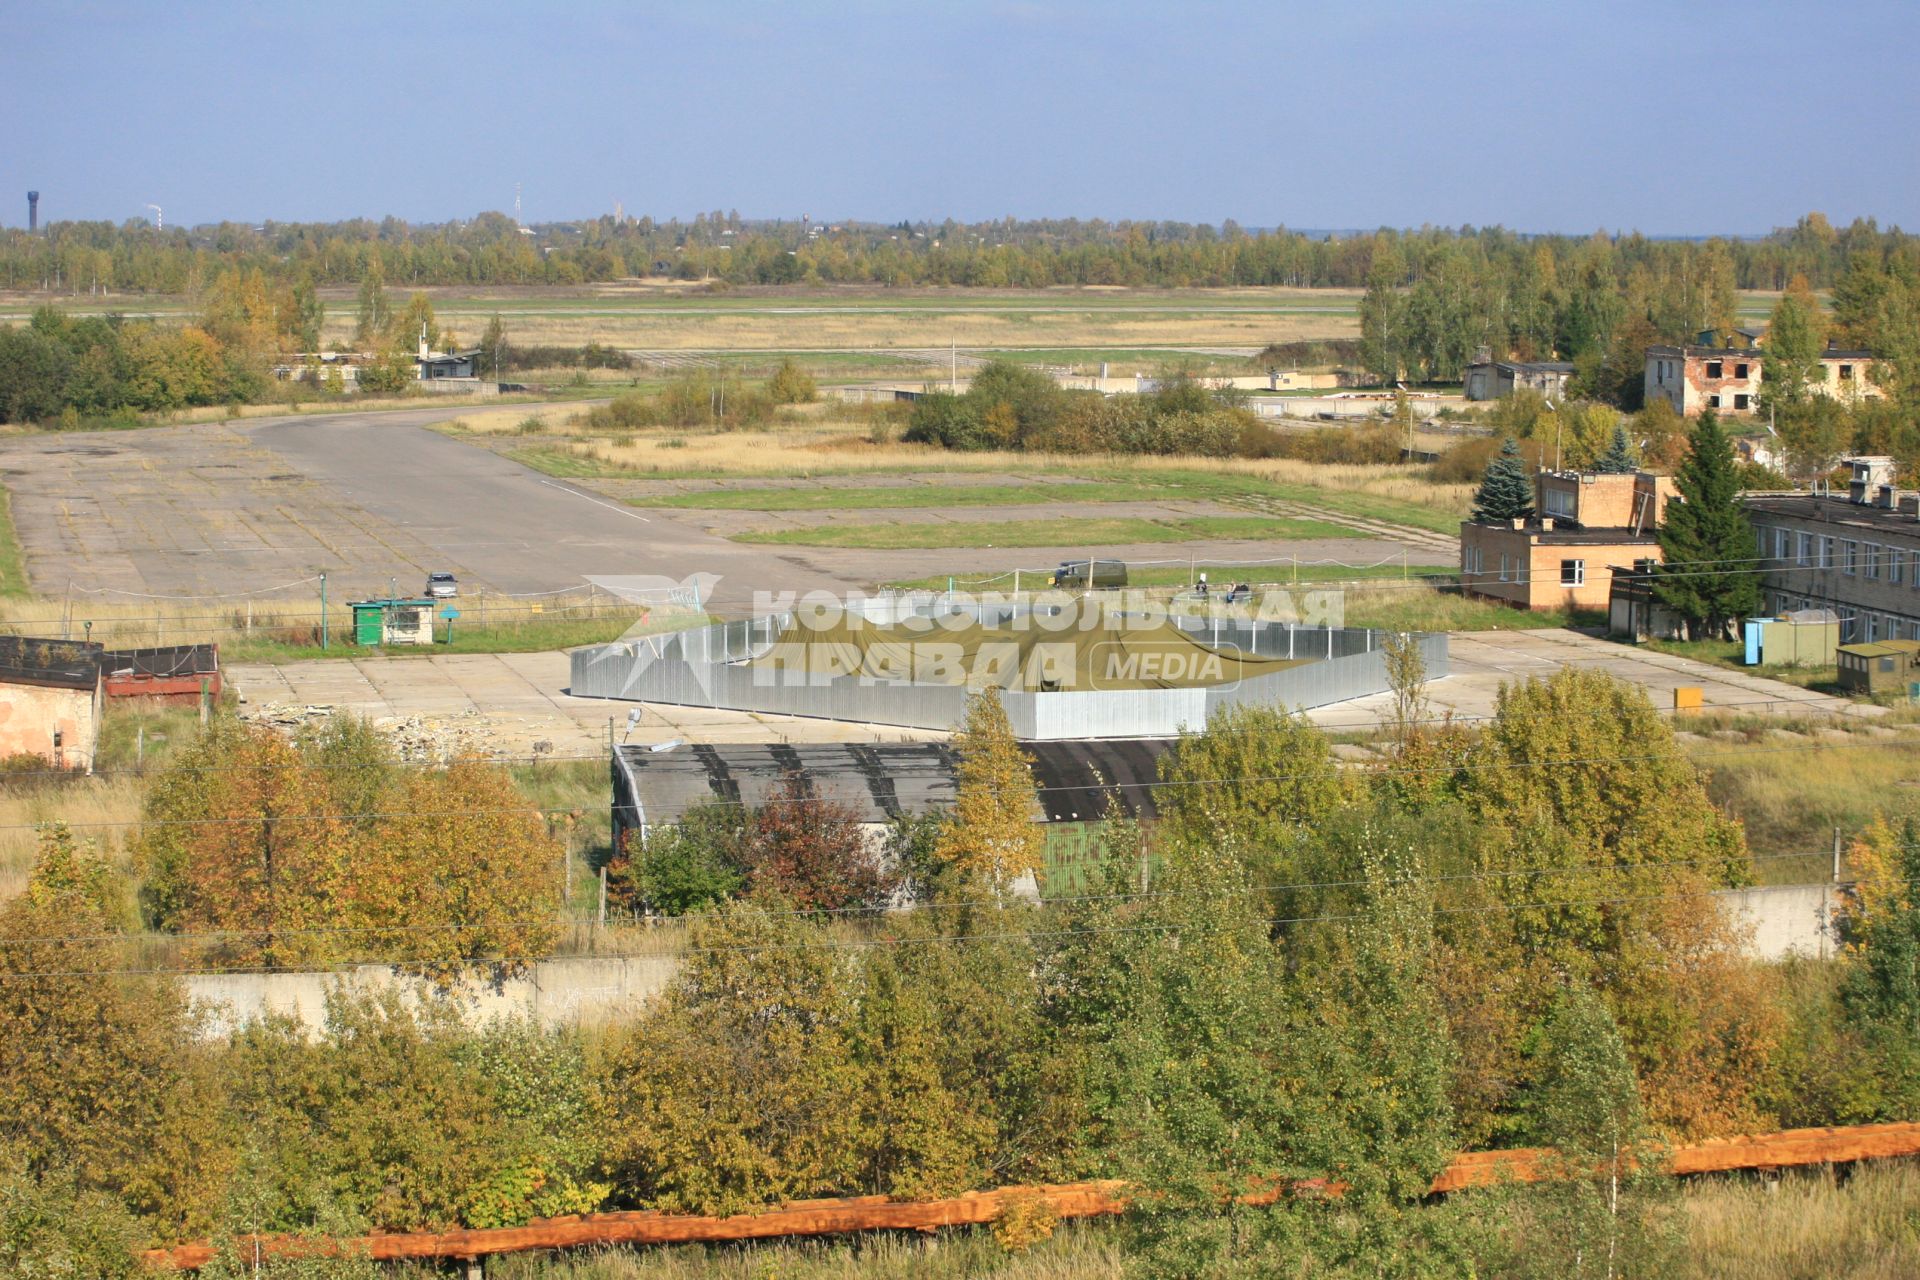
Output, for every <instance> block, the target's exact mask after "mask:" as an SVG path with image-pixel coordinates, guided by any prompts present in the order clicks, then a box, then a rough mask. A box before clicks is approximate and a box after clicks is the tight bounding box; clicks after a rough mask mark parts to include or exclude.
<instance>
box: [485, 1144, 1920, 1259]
mask: <svg viewBox="0 0 1920 1280" xmlns="http://www.w3.org/2000/svg"><path fill="white" fill-rule="evenodd" d="M1486 1203H1488V1202H1487V1201H1486V1200H1484V1199H1482V1198H1479V1197H1475V1196H1472V1195H1466V1196H1459V1197H1454V1198H1453V1199H1451V1200H1449V1201H1448V1202H1446V1203H1444V1204H1439V1205H1431V1206H1428V1207H1426V1208H1423V1209H1420V1210H1416V1212H1420V1213H1434V1214H1443V1215H1447V1216H1448V1217H1450V1218H1454V1219H1455V1220H1458V1219H1459V1218H1461V1217H1463V1216H1464V1217H1469V1218H1471V1217H1473V1216H1475V1215H1476V1211H1477V1210H1478V1209H1479V1207H1480V1206H1481V1205H1483V1204H1486ZM1916 1206H1920V1165H1916V1164H1915V1163H1914V1162H1912V1161H1886V1162H1877V1163H1872V1164H1864V1165H1861V1166H1859V1167H1857V1168H1856V1169H1854V1170H1853V1171H1852V1172H1851V1174H1849V1175H1848V1176H1846V1177H1844V1178H1842V1177H1840V1176H1838V1175H1837V1174H1836V1173H1835V1172H1834V1171H1833V1170H1830V1169H1828V1170H1805V1171H1799V1170H1796V1171H1792V1172H1788V1173H1785V1174H1782V1175H1779V1176H1777V1177H1761V1176H1753V1175H1729V1176H1725V1177H1713V1178H1701V1179H1696V1180H1694V1181H1691V1182H1689V1183H1687V1184H1686V1185H1685V1186H1683V1187H1682V1188H1681V1190H1680V1195H1679V1204H1678V1208H1679V1212H1680V1225H1681V1229H1682V1233H1683V1239H1682V1242H1681V1252H1680V1256H1679V1258H1678V1259H1677V1260H1676V1265H1675V1269H1674V1270H1673V1271H1672V1272H1670V1273H1668V1274H1670V1275H1672V1276H1674V1277H1676V1278H1677V1280H1735V1278H1738V1280H1811V1278H1812V1277H1819V1278H1821V1280H1905V1278H1906V1277H1910V1276H1913V1275H1915V1274H1920V1209H1917V1208H1916ZM1495 1212H1497V1210H1495ZM1443 1230H1444V1228H1443ZM1125 1233H1126V1228H1125V1227H1124V1226H1122V1225H1121V1224H1117V1223H1112V1222H1100V1221H1082V1222H1067V1223H1063V1224H1061V1226H1060V1227H1059V1229H1057V1230H1056V1231H1055V1232H1054V1233H1053V1234H1052V1236H1050V1237H1049V1238H1047V1239H1046V1240H1043V1241H1041V1242H1040V1243H1038V1244H1036V1245H1035V1246H1034V1247H1033V1248H1032V1249H1031V1250H1030V1251H1029V1252H1026V1253H1009V1252H1008V1251H1007V1250H1006V1249H1004V1248H1002V1247H1001V1246H1000V1244H999V1243H998V1242H997V1241H996V1240H995V1239H994V1237H993V1233H992V1231H991V1230H990V1229H987V1228H971V1229H962V1230H953V1231H944V1232H941V1233H940V1234H938V1235H933V1236H928V1237H926V1238H924V1239H906V1238H902V1237H900V1236H888V1235H878V1234H876V1235H872V1236H858V1237H852V1238H846V1239H838V1240H818V1241H791V1242H789V1241H782V1242H774V1243H765V1244H745V1245H683V1246H677V1247H665V1248H652V1249H603V1250H594V1251H584V1250H583V1251H579V1252H575V1253H571V1254H555V1255H538V1254H528V1255H511V1254H510V1255H505V1256H502V1257H499V1258H494V1259H490V1260H489V1262H488V1264H487V1272H488V1274H489V1275H490V1276H493V1277H495V1280H768V1278H769V1277H778V1278H779V1280H909V1278H911V1280H960V1278H961V1277H972V1276H992V1277H994V1278H995V1280H1118V1277H1120V1276H1122V1275H1124V1274H1128V1273H1129V1271H1130V1268H1129V1267H1128V1261H1129V1259H1128V1256H1127V1237H1126V1234H1125ZM1389 1272H1391V1268H1388V1267H1384V1266H1383V1267H1380V1268H1378V1269H1377V1270H1376V1269H1375V1268H1371V1267H1368V1268H1364V1269H1362V1268H1353V1269H1348V1270H1343V1271H1341V1272H1339V1273H1338V1274H1340V1275H1355V1276H1357V1275H1362V1274H1365V1275H1377V1274H1384V1273H1389ZM1230 1274H1233V1275H1236V1276H1237V1275H1246V1274H1251V1273H1250V1272H1247V1271H1244V1270H1240V1271H1233V1272H1231V1273H1230ZM1278 1274H1283V1275H1303V1276H1304V1275H1307V1274H1311V1273H1310V1272H1308V1271H1306V1270H1297V1271H1296V1270H1287V1271H1283V1272H1280V1273H1278ZM1486 1274H1489V1275H1498V1274H1504V1272H1501V1271H1497V1270H1490V1271H1488V1272H1487V1273H1486ZM1596 1274H1598V1272H1596Z"/></svg>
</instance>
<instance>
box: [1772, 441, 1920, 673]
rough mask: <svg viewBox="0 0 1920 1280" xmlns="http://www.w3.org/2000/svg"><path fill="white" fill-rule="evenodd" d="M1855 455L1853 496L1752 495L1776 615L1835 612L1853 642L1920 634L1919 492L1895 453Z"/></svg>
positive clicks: (1849, 492)
mask: <svg viewBox="0 0 1920 1280" xmlns="http://www.w3.org/2000/svg"><path fill="white" fill-rule="evenodd" d="M1849 461H1850V462H1851V464H1852V467H1853V481H1852V483H1851V484H1850V485H1849V486H1848V490H1847V492H1846V493H1845V494H1838V493H1825V492H1810V493H1809V492H1800V493H1753V494H1748V495H1746V504H1747V518H1748V520H1749V521H1750V522H1751V523H1752V525H1753V529H1754V540H1755V543H1756V548H1755V552H1756V555H1757V557H1758V561H1757V563H1758V564H1759V566H1760V569H1761V580H1760V581H1761V589H1762V592H1763V595H1764V599H1765V604H1766V608H1767V611H1768V612H1769V613H1775V614H1779V613H1785V612H1787V611H1789V610H1793V609H1807V608H1814V609H1823V608H1824V609H1831V610H1833V611H1834V612H1835V613H1836V614H1838V615H1839V617H1840V638H1841V640H1842V641H1844V642H1847V643H1873V642H1877V641H1882V640H1920V495H1916V494H1913V493H1904V494H1903V493H1901V492H1900V490H1899V489H1897V488H1896V487H1895V486H1894V482H1893V481H1894V471H1893V460H1892V459H1891V458H1884V457H1864V458H1852V459H1849Z"/></svg>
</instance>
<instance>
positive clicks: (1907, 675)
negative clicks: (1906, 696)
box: [1834, 640, 1920, 693]
mask: <svg viewBox="0 0 1920 1280" xmlns="http://www.w3.org/2000/svg"><path fill="white" fill-rule="evenodd" d="M1834 658H1835V665H1836V666H1837V667H1838V668H1839V674H1840V687H1841V688H1842V689H1849V690H1852V691H1853V692H1855V693H1910V692H1912V687H1913V686H1914V685H1915V684H1916V683H1920V640H1881V641H1878V642H1875V643H1869V644H1843V645H1841V646H1840V647H1839V648H1838V649H1837V650H1835V651H1834Z"/></svg>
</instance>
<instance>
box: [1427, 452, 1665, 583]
mask: <svg viewBox="0 0 1920 1280" xmlns="http://www.w3.org/2000/svg"><path fill="white" fill-rule="evenodd" d="M1533 495H1534V514H1533V515H1531V516H1529V517H1527V518H1525V519H1522V520H1510V521H1506V522H1504V523H1497V524H1482V523H1476V522H1475V521H1472V520H1464V521H1462V522H1461V524H1460V584H1461V587H1462V588H1463V589H1464V590H1465V591H1467V592H1468V593H1470V594H1473V595H1478V596H1485V597H1487V598H1488V599H1492V600H1500V601H1503V602H1505V603H1507V604H1511V605H1515V606H1517V607H1519V608H1522V609H1554V608H1575V609H1597V610H1604V609H1606V607H1607V598H1608V593H1609V590H1610V588H1611V585H1612V579H1613V571H1614V570H1616V569H1624V570H1632V569H1634V568H1636V567H1638V568H1643V569H1644V568H1645V567H1647V566H1648V565H1652V564H1658V563H1659V561H1660V543H1659V541H1658V539H1657V538H1656V537H1655V536H1654V530H1655V529H1656V528H1657V527H1658V526H1659V523H1660V520H1661V517H1662V516H1664V515H1665V514H1666V507H1667V503H1668V502H1669V501H1671V500H1672V498H1673V496H1674V487H1673V480H1672V479H1671V477H1668V476H1656V475H1652V474H1650V473H1648V472H1644V471H1643V472H1637V473H1632V474H1628V475H1604V474H1601V473H1598V472H1592V471H1542V472H1539V473H1538V474H1536V475H1535V476H1534V478H1533Z"/></svg>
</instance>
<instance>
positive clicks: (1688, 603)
mask: <svg viewBox="0 0 1920 1280" xmlns="http://www.w3.org/2000/svg"><path fill="white" fill-rule="evenodd" d="M1674 485H1675V487H1676V488H1677V489H1678V490H1679V495H1680V501H1677V502H1673V503H1669V504H1668V506H1667V512H1666V519H1665V521H1664V522H1662V524H1661V526H1660V551H1661V557H1662V560H1663V562H1664V563H1662V564H1661V566H1660V568H1659V571H1658V573H1657V575H1656V576H1655V578H1654V594H1655V595H1656V596H1657V597H1658V598H1659V600H1660V602H1661V603H1662V604H1664V605H1666V606H1667V607H1668V608H1670V609H1672V610H1673V611H1674V612H1676V613H1678V614H1679V615H1680V616H1681V617H1682V618H1684V619H1686V623H1687V634H1688V636H1689V637H1690V638H1692V639H1695V640H1701V639H1707V638H1710V637H1716V636H1724V635H1726V634H1727V633H1728V632H1729V631H1730V629H1731V628H1732V626H1733V623H1734V621H1735V620H1736V619H1739V618H1744V617H1747V616H1749V615H1751V614H1753V613H1755V612H1757V611H1758V610H1759V608H1760V578H1759V574H1758V573H1757V572H1756V571H1755V569H1754V564H1755V561H1754V551H1753V526H1752V525H1750V524H1749V523H1748V522H1747V513H1746V510H1745V508H1744V507H1742V506H1741V504H1740V480H1739V475H1738V469H1737V464H1736V463H1735V462H1734V457H1733V443H1732V442H1731V441H1730V440H1728V439H1727V434H1726V432H1724V431H1722V430H1721V429H1720V419H1719V416H1718V415H1716V414H1715V413H1714V412H1713V411H1712V410H1711V409H1709V410H1708V411H1707V412H1705V413H1703V414H1701V415H1700V419H1699V421H1698V422H1696V423H1695V424H1694V427H1693V432H1692V435H1691V437H1690V439H1689V449H1688V453H1687V458H1686V461H1684V462H1682V463H1681V464H1680V470H1679V472H1678V474H1676V475H1675V476H1674Z"/></svg>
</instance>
